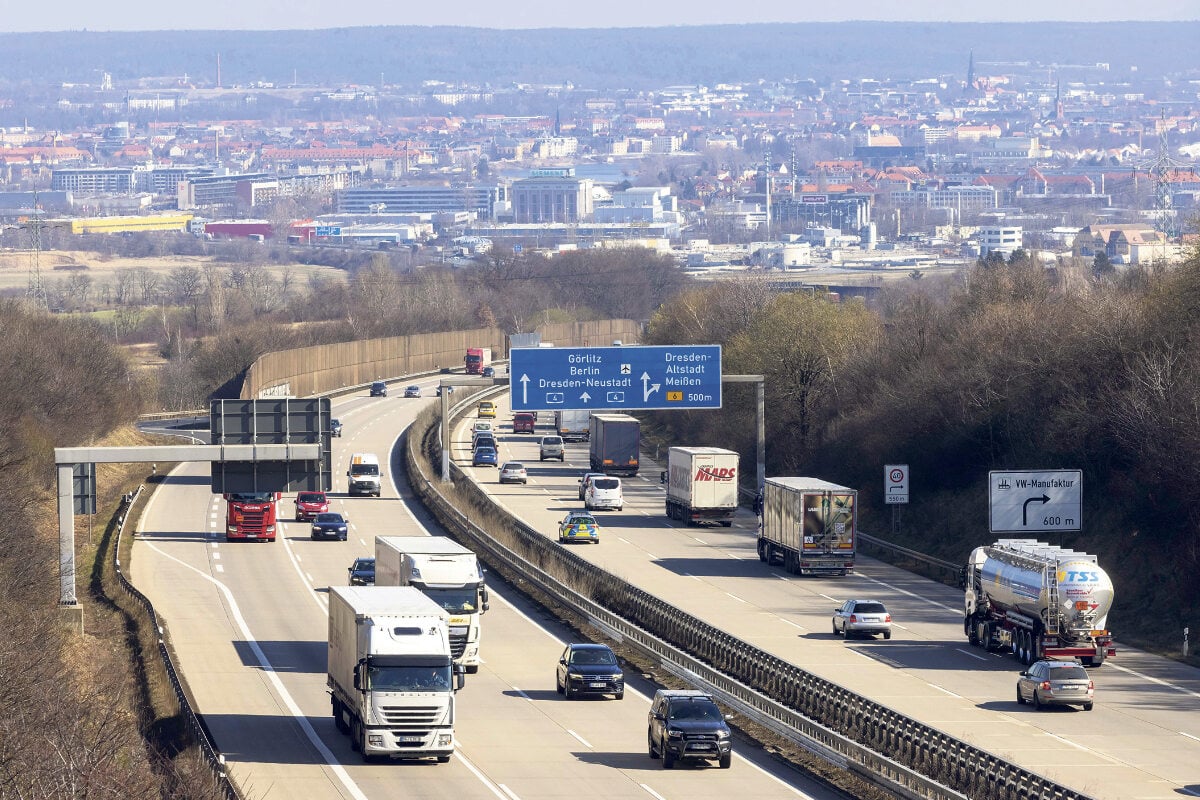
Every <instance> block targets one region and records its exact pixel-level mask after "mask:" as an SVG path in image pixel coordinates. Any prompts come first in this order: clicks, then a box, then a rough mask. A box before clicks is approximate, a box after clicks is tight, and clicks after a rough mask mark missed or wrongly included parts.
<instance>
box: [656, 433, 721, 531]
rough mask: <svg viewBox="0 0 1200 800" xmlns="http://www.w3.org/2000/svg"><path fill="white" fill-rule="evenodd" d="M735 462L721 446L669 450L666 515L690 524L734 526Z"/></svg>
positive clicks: (673, 448) (666, 474) (666, 478)
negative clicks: (715, 523)
mask: <svg viewBox="0 0 1200 800" xmlns="http://www.w3.org/2000/svg"><path fill="white" fill-rule="evenodd" d="M738 462H739V456H738V454H737V453H736V452H734V451H733V450H723V449H721V448H720V447H672V448H671V449H669V450H668V451H667V470H666V473H665V475H664V476H663V477H664V478H665V480H666V483H667V516H668V517H670V518H671V519H677V520H681V521H683V522H686V523H687V524H689V525H691V524H692V523H695V522H701V521H705V520H707V521H712V522H719V523H721V525H723V526H725V527H726V528H728V527H730V526H731V525H733V516H734V514H735V513H737V507H738Z"/></svg>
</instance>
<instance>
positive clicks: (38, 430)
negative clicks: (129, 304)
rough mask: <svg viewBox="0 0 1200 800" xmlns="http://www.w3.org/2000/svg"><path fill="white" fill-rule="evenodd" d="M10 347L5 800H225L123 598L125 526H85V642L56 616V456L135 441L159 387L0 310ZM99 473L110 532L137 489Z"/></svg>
mask: <svg viewBox="0 0 1200 800" xmlns="http://www.w3.org/2000/svg"><path fill="white" fill-rule="evenodd" d="M0 336H2V339H3V342H4V347H3V348H2V349H0V369H2V371H3V375H4V376H5V379H4V381H3V383H0V474H3V475H4V480H5V487H4V488H5V492H4V493H5V497H7V498H8V503H7V505H6V507H5V513H4V515H3V516H0V541H2V543H3V546H0V586H3V587H4V591H3V592H2V593H0V619H3V620H4V621H5V624H4V629H3V633H0V675H2V676H3V680H2V681H0V797H5V798H10V797H11V798H22V799H23V800H41V799H42V798H45V799H46V800H51V799H53V800H59V799H60V798H76V797H77V798H83V797H121V798H130V799H131V800H137V799H139V798H145V799H146V800H153V799H154V798H167V797H171V798H181V799H182V800H208V798H212V797H215V795H214V794H213V793H212V779H211V773H209V772H207V770H206V769H205V768H204V767H203V765H202V764H201V762H200V761H199V760H198V758H197V757H196V755H195V752H194V751H193V750H192V749H190V748H189V747H188V742H187V739H186V736H183V735H181V734H180V732H179V724H178V719H177V718H176V717H175V715H176V714H177V713H178V709H177V708H173V701H174V697H173V694H171V692H170V689H169V684H166V691H165V692H164V690H163V687H164V684H165V677H163V676H162V675H161V674H158V675H156V674H155V672H154V663H153V661H150V662H148V663H143V662H142V653H148V654H149V655H148V658H149V659H157V653H156V650H155V640H156V634H155V632H154V631H153V629H152V628H150V627H149V625H148V620H146V619H145V618H144V617H139V616H138V615H137V614H136V612H134V611H131V610H130V608H129V607H127V606H125V605H123V604H122V602H121V601H122V598H120V597H119V596H118V593H115V592H112V591H111V587H112V578H111V572H110V571H111V562H112V556H111V551H110V550H109V548H110V547H111V546H112V545H111V542H112V535H113V527H112V526H111V525H109V526H105V527H104V528H103V529H102V530H92V528H91V527H90V525H89V522H88V520H87V518H83V517H81V518H78V520H77V522H76V544H77V549H78V554H77V559H78V560H77V567H76V572H77V580H76V587H77V592H78V599H79V601H80V602H81V603H82V604H83V605H84V607H85V620H86V624H85V633H84V635H83V636H77V635H75V634H73V633H69V632H68V631H67V630H66V629H65V628H64V627H63V625H62V616H61V615H62V612H61V611H60V609H59V607H58V601H59V595H58V591H59V581H58V560H59V559H58V536H57V515H56V512H55V502H56V494H57V493H56V488H55V486H56V474H55V468H54V450H53V449H54V448H55V447H72V446H90V445H101V446H102V445H109V444H111V445H124V444H133V443H135V442H134V439H135V436H134V434H133V433H132V429H131V428H130V427H129V426H130V423H132V421H133V419H134V416H135V415H136V413H137V411H138V409H139V408H140V407H141V405H142V404H143V401H144V391H145V388H146V387H145V386H144V384H143V383H142V382H141V380H140V379H139V376H138V375H137V374H136V372H135V371H134V370H133V369H132V368H131V367H130V365H129V363H128V362H127V360H126V358H125V357H124V355H123V354H122V353H121V352H120V350H119V349H118V348H116V347H115V346H113V345H112V344H111V343H110V342H108V341H105V339H104V337H103V336H102V335H100V333H99V331H98V330H97V327H96V325H95V324H94V323H92V322H88V321H85V320H78V319H69V318H58V317H49V316H46V315H44V314H38V313H31V312H29V311H28V310H27V309H26V308H24V307H22V305H21V304H18V303H17V302H15V301H0ZM97 472H98V475H97V484H98V487H99V492H100V494H99V497H98V499H97V509H98V511H99V514H98V515H97V517H96V519H98V520H107V519H109V518H110V517H111V516H112V514H113V512H114V510H115V509H116V507H117V504H118V501H119V499H120V496H121V494H122V493H124V492H126V491H130V490H131V489H132V488H134V487H136V486H137V477H136V475H135V474H134V468H132V467H118V466H113V465H98V469H97ZM101 524H103V523H101ZM135 639H140V640H141V642H142V644H141V645H137V644H135V642H134V640H135Z"/></svg>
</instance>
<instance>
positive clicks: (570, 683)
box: [554, 643, 625, 700]
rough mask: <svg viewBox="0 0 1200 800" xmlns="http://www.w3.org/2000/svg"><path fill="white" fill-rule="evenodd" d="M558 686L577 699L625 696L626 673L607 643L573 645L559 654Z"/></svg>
mask: <svg viewBox="0 0 1200 800" xmlns="http://www.w3.org/2000/svg"><path fill="white" fill-rule="evenodd" d="M554 688H555V690H556V691H557V692H558V693H559V694H561V695H564V696H566V698H567V699H568V700H573V699H575V698H576V697H578V696H579V695H585V694H611V695H612V696H613V697H615V698H617V699H618V700H620V699H621V698H623V697H624V696H625V673H624V671H622V669H621V664H620V662H618V661H617V655H616V653H614V652H613V651H612V649H611V648H609V646H608V645H606V644H590V643H579V644H569V645H567V649H566V650H563V652H562V655H561V656H559V657H558V670H557V672H556V673H555V676H554Z"/></svg>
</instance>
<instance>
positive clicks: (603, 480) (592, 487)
mask: <svg viewBox="0 0 1200 800" xmlns="http://www.w3.org/2000/svg"><path fill="white" fill-rule="evenodd" d="M583 506H584V508H586V509H587V510H589V511H595V510H598V509H604V510H608V511H620V510H622V509H623V508H625V496H624V494H622V492H621V479H620V478H613V477H610V476H608V475H597V476H596V477H594V478H592V479H591V480H590V481H588V485H587V490H586V491H585V492H584V493H583Z"/></svg>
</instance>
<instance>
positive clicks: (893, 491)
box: [883, 464, 908, 505]
mask: <svg viewBox="0 0 1200 800" xmlns="http://www.w3.org/2000/svg"><path fill="white" fill-rule="evenodd" d="M883 499H884V502H885V503H887V504H888V505H891V504H892V503H907V502H908V464H888V465H887V466H885V467H884V468H883Z"/></svg>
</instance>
